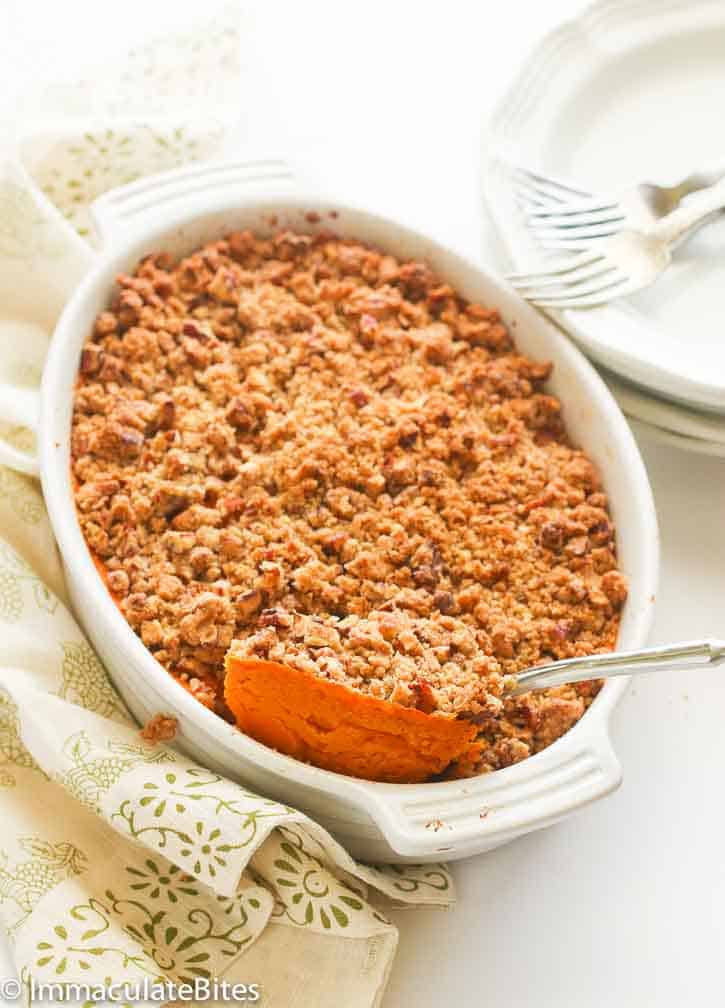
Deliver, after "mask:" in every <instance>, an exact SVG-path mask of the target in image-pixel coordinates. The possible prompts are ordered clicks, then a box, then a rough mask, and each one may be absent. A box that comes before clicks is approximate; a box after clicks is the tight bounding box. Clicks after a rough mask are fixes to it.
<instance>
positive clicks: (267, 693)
mask: <svg viewBox="0 0 725 1008" xmlns="http://www.w3.org/2000/svg"><path fill="white" fill-rule="evenodd" d="M225 668H226V677H225V680H224V696H225V699H226V702H227V704H228V706H229V708H230V710H231V711H232V713H233V714H234V717H235V718H236V721H237V725H238V726H239V728H240V729H241V730H242V731H243V732H246V734H247V735H250V736H251V737H252V738H255V739H257V741H259V742H263V743H264V744H265V745H268V746H270V747H272V748H273V749H277V750H278V751H279V752H282V753H286V754H287V755H288V756H294V757H295V758H296V759H299V760H303V761H304V762H306V763H312V764H314V765H315V766H318V767H321V768H322V769H324V770H334V771H335V772H336V773H342V774H347V775H349V776H351V777H363V778H365V779H366V780H375V781H386V782H388V783H393V784H416V783H419V782H421V781H425V780H428V779H429V778H430V777H431V776H433V775H434V774H438V773H440V772H441V771H442V770H444V769H445V768H446V767H447V766H448V765H449V764H450V763H451V762H452V761H454V760H456V759H457V758H459V757H461V756H463V755H464V754H465V753H466V751H467V750H468V748H469V747H470V746H471V745H472V744H473V743H474V739H475V736H476V731H477V729H476V726H475V725H473V724H471V723H470V722H468V721H465V720H459V719H455V718H451V717H447V716H445V715H440V714H424V713H423V712H422V711H420V710H416V709H415V708H409V707H401V706H400V705H399V704H394V703H391V702H390V701H388V700H379V699H376V698H374V697H370V696H364V695H362V694H360V693H355V692H354V691H352V690H350V689H348V688H347V687H346V686H343V685H340V684H339V683H333V682H330V681H329V680H326V679H321V678H319V677H317V676H315V675H314V674H313V673H311V672H304V671H301V670H300V669H296V668H292V667H291V666H289V665H282V664H280V663H279V662H273V661H263V660H261V659H250V658H246V657H244V658H240V657H238V656H237V655H235V654H234V651H233V649H231V650H230V651H229V652H228V653H227V656H226V659H225Z"/></svg>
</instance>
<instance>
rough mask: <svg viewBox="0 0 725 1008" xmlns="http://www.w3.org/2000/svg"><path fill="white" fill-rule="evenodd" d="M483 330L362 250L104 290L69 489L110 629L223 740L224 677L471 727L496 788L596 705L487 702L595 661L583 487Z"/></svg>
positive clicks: (184, 269) (597, 639)
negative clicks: (228, 669) (301, 679)
mask: <svg viewBox="0 0 725 1008" xmlns="http://www.w3.org/2000/svg"><path fill="white" fill-rule="evenodd" d="M549 372H550V367H549V365H547V364H545V363H536V362H533V361H531V360H528V359H527V358H525V357H523V356H521V355H520V354H519V353H518V352H517V351H516V349H515V346H514V344H513V342H512V340H511V337H510V334H509V332H508V331H507V328H506V326H505V325H504V324H503V322H502V321H501V319H500V318H499V316H498V313H497V312H496V310H495V309H490V308H486V307H483V306H481V305H477V304H469V303H467V302H466V301H464V300H463V299H462V298H461V297H460V296H458V295H457V294H456V292H455V291H454V290H452V289H451V287H449V286H448V285H447V284H445V283H443V282H442V281H441V280H440V279H439V278H437V277H436V276H435V275H434V274H433V273H432V272H431V270H430V269H429V268H428V267H427V266H426V265H424V264H421V263H416V262H400V261H398V260H397V259H395V258H394V257H393V256H390V255H386V254H384V253H381V252H379V251H376V250H375V249H371V248H368V247H366V246H364V245H362V244H360V243H359V242H355V241H348V240H341V239H339V238H336V237H334V236H331V235H325V234H321V235H317V236H314V237H313V236H308V235H304V234H295V233H291V232H282V233H280V234H277V235H275V236H274V237H273V238H268V239H267V238H260V237H257V236H255V235H253V234H251V233H249V232H241V233H234V234H230V235H228V236H227V237H226V238H225V239H223V240H221V241H216V242H212V243H210V244H208V245H206V246H205V247H204V248H202V249H200V250H199V251H197V252H195V253H193V254H192V255H189V256H187V257H186V258H184V259H182V260H181V261H179V262H172V261H171V260H170V259H169V258H168V257H167V256H165V255H151V256H148V257H147V258H146V259H144V260H143V261H142V262H141V263H140V264H139V266H138V267H137V269H136V270H135V272H134V273H133V274H132V275H123V276H120V277H119V278H118V293H117V295H116V297H115V299H114V301H113V303H112V305H111V307H110V310H108V311H106V312H103V313H102V314H101V315H99V317H98V319H97V320H96V323H95V328H94V332H93V334H92V337H91V340H90V341H89V342H88V344H87V345H86V347H85V348H84V350H83V353H82V358H81V363H80V375H79V380H78V387H77V391H76V398H75V408H74V415H73V436H72V467H73V476H74V480H75V485H76V504H77V510H78V516H79V520H80V524H81V528H82V531H83V534H84V536H85V538H86V541H87V543H88V545H89V547H90V549H91V551H92V552H93V554H94V556H95V557H96V559H97V560H98V561H99V563H100V564H101V566H102V568H103V570H104V573H105V577H106V580H107V584H108V587H109V589H110V591H111V592H112V593H113V595H114V598H115V599H116V601H117V603H118V605H119V607H120V609H121V611H122V613H123V614H124V616H125V617H126V619H127V620H128V622H129V623H130V625H131V626H132V627H133V629H134V630H135V631H136V633H137V634H138V635H139V636H140V637H141V639H142V640H143V642H144V643H145V644H146V646H147V647H148V648H149V649H150V650H151V652H152V653H153V654H154V656H155V657H156V658H157V659H158V660H159V661H160V662H161V664H162V665H164V666H165V667H166V668H167V669H168V671H169V673H170V674H171V675H172V676H174V677H175V678H177V679H178V680H179V681H181V682H182V683H183V684H184V685H185V686H186V687H187V688H188V689H189V690H190V691H191V692H192V693H193V694H194V695H195V696H196V697H197V698H198V699H199V700H200V701H201V702H202V703H204V704H206V705H207V706H209V707H211V708H212V709H215V710H217V711H218V712H219V713H220V714H222V715H224V716H228V712H227V711H226V710H225V707H224V703H223V699H222V697H223V693H222V679H223V659H224V654H225V652H226V651H227V649H228V647H229V645H230V644H231V642H232V640H233V639H236V640H237V644H236V645H235V647H236V649H237V651H238V653H242V654H246V655H248V656H249V657H255V656H256V657H261V658H266V659H272V660H275V661H281V662H284V663H287V664H291V665H296V666H297V667H299V668H305V669H310V670H314V672H315V674H316V675H319V676H321V677H324V678H329V679H332V680H335V681H337V682H340V683H343V684H347V685H349V686H350V687H351V688H352V689H354V690H356V691H358V692H362V693H368V694H370V695H372V696H376V697H379V698H381V699H388V700H392V701H393V702H394V703H398V704H401V705H404V706H408V707H418V708H419V709H420V710H423V711H425V712H426V713H431V714H434V713H438V714H441V715H448V716H450V715H456V716H465V717H470V718H472V719H474V720H475V721H476V723H477V724H479V726H480V732H481V735H480V742H481V745H480V759H478V760H477V761H476V762H475V763H471V765H467V766H463V767H459V768H456V772H460V773H474V772H480V771H481V770H488V769H496V768H498V767H501V766H505V765H508V764H509V763H512V762H515V761H517V760H520V759H523V758H524V757H526V756H528V755H529V754H531V753H533V752H536V751H538V750H539V749H541V748H543V747H544V746H546V745H548V744H549V743H550V742H552V741H554V739H556V738H557V737H558V736H559V735H561V734H562V733H563V732H565V731H566V730H567V729H568V728H569V727H571V725H572V724H573V723H574V722H575V721H576V720H577V719H578V718H579V717H580V716H581V714H582V713H583V712H584V710H585V708H586V707H587V706H588V704H589V703H590V702H591V699H592V697H593V695H594V694H595V693H596V686H592V685H591V684H583V685H581V686H579V687H562V688H559V689H555V690H550V691H547V692H540V693H535V694H529V695H527V696H524V697H520V698H517V699H515V700H505V701H504V700H502V699H501V692H502V685H503V682H504V677H505V676H506V675H508V674H513V673H516V672H517V671H520V670H522V669H524V668H526V667H528V666H530V665H534V664H537V663H540V662H544V661H547V660H552V659H556V658H564V657H572V656H575V655H582V654H589V653H591V652H593V651H597V650H607V649H610V648H612V647H614V645H615V641H616V634H617V627H618V622H619V614H620V610H621V607H622V603H623V601H624V599H625V597H626V583H625V580H624V578H623V576H622V575H621V574H620V573H619V571H618V570H617V562H616V554H615V545H614V529H613V526H612V522H611V519H610V516H609V513H608V508H607V499H606V496H605V495H604V493H603V492H602V489H601V485H600V481H599V477H598V474H597V473H596V471H595V469H594V467H593V466H592V464H591V462H590V461H589V460H588V459H587V458H586V456H585V455H584V454H583V453H582V452H581V451H579V450H577V449H576V448H575V447H573V446H572V445H571V444H570V443H569V441H568V439H567V437H566V434H565V431H564V427H563V424H562V418H561V411H560V406H559V403H558V401H557V400H556V399H555V398H553V397H552V396H550V395H548V394H547V393H546V392H545V391H544V389H543V383H544V382H545V380H546V378H547V377H548V375H549Z"/></svg>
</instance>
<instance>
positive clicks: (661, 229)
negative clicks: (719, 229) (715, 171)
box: [649, 178, 725, 246]
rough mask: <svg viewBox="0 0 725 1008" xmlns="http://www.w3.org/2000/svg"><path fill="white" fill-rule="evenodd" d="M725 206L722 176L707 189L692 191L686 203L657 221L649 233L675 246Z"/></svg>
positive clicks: (724, 185)
mask: <svg viewBox="0 0 725 1008" xmlns="http://www.w3.org/2000/svg"><path fill="white" fill-rule="evenodd" d="M723 207H725V178H721V179H720V180H719V181H718V182H716V183H715V184H714V185H711V186H709V187H708V188H707V189H701V190H700V191H699V192H693V193H691V195H690V196H688V198H687V202H686V203H683V204H681V205H680V206H678V207H677V208H676V209H675V210H672V211H671V212H670V213H668V214H666V216H664V217H662V218H660V220H658V221H656V222H655V224H653V225H652V227H651V229H650V231H649V234H650V235H651V236H652V237H653V238H655V239H658V240H660V241H663V242H665V243H666V244H667V245H668V246H673V245H675V244H676V243H677V242H678V241H679V240H680V239H681V238H682V237H683V236H685V235H686V234H688V233H689V232H691V231H692V229H693V228H695V227H696V226H697V225H698V224H700V223H701V222H703V221H705V220H707V218H708V217H710V216H711V215H712V214H713V213H714V212H715V211H717V210H721V209H722V208H723Z"/></svg>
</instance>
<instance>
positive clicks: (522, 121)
mask: <svg viewBox="0 0 725 1008" xmlns="http://www.w3.org/2000/svg"><path fill="white" fill-rule="evenodd" d="M724 54H725V3H723V2H722V0H598V2H595V3H594V4H593V5H592V6H591V7H589V8H588V9H587V10H586V11H585V12H584V13H583V14H582V15H580V16H579V17H578V18H577V19H576V20H574V21H571V22H568V23H567V24H564V25H562V26H561V27H560V28H558V29H556V30H555V31H554V32H552V33H551V34H550V35H548V36H547V37H546V38H545V39H544V40H543V41H542V42H541V43H540V45H539V46H538V47H537V49H536V50H535V52H534V53H532V54H531V56H530V58H529V60H528V61H527V64H526V67H525V69H524V70H523V72H522V73H521V74H520V75H519V76H518V78H517V79H516V80H515V81H514V83H513V85H512V86H511V88H510V89H509V91H508V93H507V94H506V95H505V97H504V98H503V100H502V101H501V102H500V103H499V105H498V107H497V109H496V111H495V113H494V115H493V118H492V121H491V123H490V128H489V130H488V131H487V135H486V138H485V145H484V152H483V153H484V158H483V161H484V194H485V199H486V203H487V207H488V211H489V213H490V215H491V217H492V218H493V222H494V224H495V226H496V228H497V231H498V234H499V236H500V238H501V240H502V242H503V244H504V246H505V248H506V250H507V253H508V256H509V258H510V261H511V264H512V267H513V268H515V269H529V268H531V267H538V266H541V265H542V264H544V263H545V262H546V259H545V254H544V253H542V252H541V251H540V250H539V249H538V248H537V247H536V245H535V244H534V242H533V240H532V238H531V237H530V235H529V234H528V233H527V231H526V228H525V224H524V221H523V218H522V216H521V213H520V211H519V209H518V207H517V205H516V201H515V198H514V195H513V191H512V187H511V180H510V178H509V176H508V174H507V173H506V170H505V168H504V167H503V166H502V164H501V162H500V161H499V160H498V159H497V157H496V154H497V152H498V151H501V150H504V151H506V152H507V153H508V155H509V156H510V157H513V158H515V160H516V161H518V162H519V163H521V164H525V165H528V166H530V167H532V168H536V167H539V168H541V169H543V170H544V171H548V172H549V173H551V174H553V175H558V176H563V177H565V178H568V179H572V180H576V181H577V182H578V183H579V184H580V185H581V186H582V187H583V188H586V189H588V190H591V191H593V192H607V191H612V190H616V189H617V188H618V187H623V186H626V185H629V184H631V183H632V182H634V181H637V180H641V179H649V180H652V181H655V182H660V183H663V184H669V183H671V182H674V181H676V180H678V179H680V178H684V177H685V176H686V175H688V174H689V173H690V172H692V171H694V170H695V169H697V168H701V167H704V166H711V165H712V164H713V162H717V163H720V164H723V165H725V130H724V129H723V128H722V122H723V119H722V110H723V108H725V56H724ZM552 317H553V318H554V319H555V321H556V322H557V323H558V324H559V325H561V326H562V328H564V329H565V330H566V331H567V332H568V333H569V334H570V335H571V336H572V338H574V339H575V340H576V341H577V342H578V343H579V345H580V346H581V347H582V349H583V350H584V352H585V353H586V354H587V355H588V356H589V357H590V358H591V359H592V360H593V361H594V362H595V363H596V364H597V365H598V366H600V367H601V369H602V373H603V375H604V377H605V380H606V381H607V382H608V383H609V384H610V387H611V388H612V391H613V392H614V394H615V396H616V397H617V399H618V400H619V402H620V404H621V406H622V409H623V410H624V412H625V413H626V414H627V415H628V416H630V417H632V418H634V419H636V420H638V421H640V422H641V423H643V424H645V425H647V427H648V428H649V429H650V430H651V432H652V433H653V434H657V435H658V436H659V437H660V438H661V439H662V440H665V441H667V442H669V443H671V444H677V445H679V446H680V447H682V448H685V449H689V450H692V451H699V452H703V453H706V454H711V455H719V456H722V457H725V215H723V217H722V218H721V219H720V220H718V221H717V222H715V223H714V224H710V225H709V226H708V227H707V228H706V229H705V230H704V231H702V232H700V234H699V235H697V236H696V237H695V238H694V239H692V241H690V242H689V243H688V244H687V245H685V246H684V247H682V248H681V249H680V250H678V251H677V253H676V254H675V260H674V262H673V264H672V266H671V267H670V268H669V269H668V270H667V272H666V273H665V275H664V276H663V277H662V278H661V279H660V280H659V281H658V282H657V283H656V284H655V285H654V286H653V287H651V288H649V289H648V290H647V291H644V292H642V293H641V294H639V295H636V296H635V297H632V298H629V299H626V300H622V301H617V302H613V303H612V304H610V305H605V306H603V307H600V308H594V309H589V310H586V311H582V310H579V311H571V310H568V311H564V312H557V313H554V314H552Z"/></svg>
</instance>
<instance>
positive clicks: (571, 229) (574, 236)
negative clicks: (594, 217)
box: [529, 221, 619, 241]
mask: <svg viewBox="0 0 725 1008" xmlns="http://www.w3.org/2000/svg"><path fill="white" fill-rule="evenodd" d="M529 231H530V232H531V234H532V235H533V236H534V238H536V239H537V240H538V239H541V240H542V241H546V240H547V239H549V238H554V239H555V238H561V239H564V240H566V241H572V240H574V241H576V240H581V241H588V240H589V239H590V238H604V237H606V236H607V235H612V234H615V233H616V232H617V231H619V226H618V224H617V222H616V221H604V222H602V223H601V224H582V225H577V224H571V225H568V226H566V227H550V226H549V225H548V224H547V225H546V226H541V225H539V224H532V223H530V222H529Z"/></svg>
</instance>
